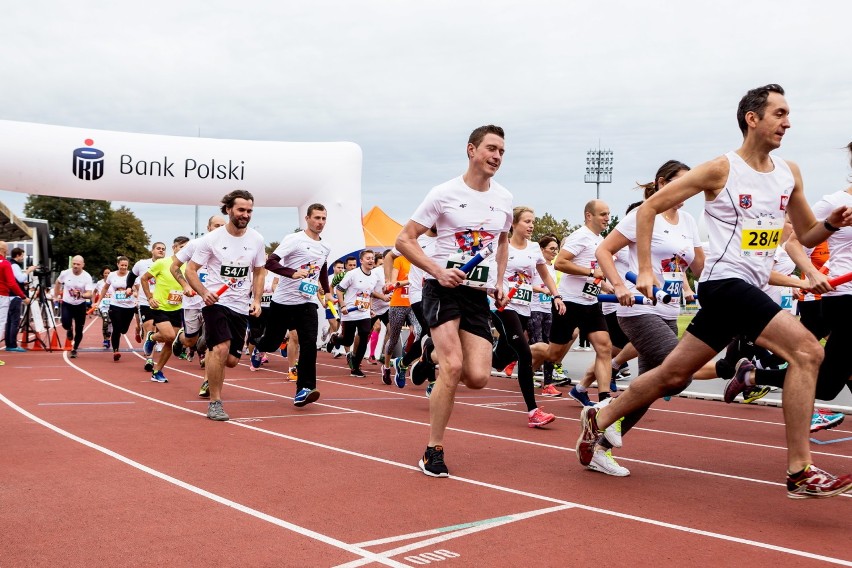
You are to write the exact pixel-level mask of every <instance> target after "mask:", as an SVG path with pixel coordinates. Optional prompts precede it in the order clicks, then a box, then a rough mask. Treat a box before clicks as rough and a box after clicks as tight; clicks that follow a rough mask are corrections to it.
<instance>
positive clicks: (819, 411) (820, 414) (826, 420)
mask: <svg viewBox="0 0 852 568" xmlns="http://www.w3.org/2000/svg"><path fill="white" fill-rule="evenodd" d="M844 418H845V416H844V415H843V413H842V412H832V411H830V410H828V409H825V408H815V409H814V415H813V417H812V418H811V432H819V431H820V430H828V429H830V428H834V427H835V426H837V425H839V424H840V423H841V422H843V419H844Z"/></svg>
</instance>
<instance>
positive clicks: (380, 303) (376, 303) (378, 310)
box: [371, 267, 390, 316]
mask: <svg viewBox="0 0 852 568" xmlns="http://www.w3.org/2000/svg"><path fill="white" fill-rule="evenodd" d="M371 272H372V273H373V274H375V275H376V279H377V280H378V282H379V292H381V293H382V294H384V293H385V271H384V270H382V267H377V268H373V270H372V271H371ZM389 309H390V302H385V301H384V300H382V299H381V298H373V305H372V310H373V315H377V316H380V315H382V314H383V313H385V312H386V311H388V310H389Z"/></svg>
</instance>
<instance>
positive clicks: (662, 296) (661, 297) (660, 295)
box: [624, 272, 672, 304]
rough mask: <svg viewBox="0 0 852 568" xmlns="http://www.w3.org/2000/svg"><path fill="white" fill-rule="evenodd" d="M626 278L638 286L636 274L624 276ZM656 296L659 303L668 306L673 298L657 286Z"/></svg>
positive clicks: (631, 273) (655, 288)
mask: <svg viewBox="0 0 852 568" xmlns="http://www.w3.org/2000/svg"><path fill="white" fill-rule="evenodd" d="M624 277H625V278H627V279H628V280H630V281H631V282H632V283H633V284H636V274H635V273H633V272H628V273H627V274H625V275H624ZM654 296H656V297H657V301H658V302H662V303H664V304H668V303H669V302H671V301H672V297H671V296H670V295H668V294H666V293H665V292H663V291H662V290H660V289H659V288H657V287H656V286H654ZM637 303H638V302H637Z"/></svg>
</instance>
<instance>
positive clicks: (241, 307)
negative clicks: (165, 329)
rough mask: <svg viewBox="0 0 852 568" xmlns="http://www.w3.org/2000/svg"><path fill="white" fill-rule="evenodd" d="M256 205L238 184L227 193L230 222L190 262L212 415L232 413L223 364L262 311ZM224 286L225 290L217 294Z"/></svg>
mask: <svg viewBox="0 0 852 568" xmlns="http://www.w3.org/2000/svg"><path fill="white" fill-rule="evenodd" d="M253 210H254V196H252V194H251V193H249V192H248V191H245V190H242V189H237V190H234V191H232V192H231V193H229V194H228V195H226V196H225V197H223V198H222V209H221V211H222V213H224V214H225V215H227V216H228V224H227V225H225V227H224V228H223V229H222V230H220V231H212V232H210V233H207V234H206V235H204V236H203V237H201V239H200V241H199V242H198V247H197V249H196V251H195V253H194V254H193V255H192V259H191V260H190V261H189V264H188V265H187V267H186V281H187V282H188V283H189V285H190V286H191V287H192V289H193V290H195V292H196V293H198V294H199V295H200V296H201V297H202V299H203V300H204V308H203V309H202V312H203V315H204V334H205V336H206V338H207V350H208V354H207V357H206V364H205V367H204V378H205V380H206V381H207V384H208V385H209V387H210V404H209V405H208V407H207V418H209V419H210V420H218V421H223V420H228V419H229V418H230V417H229V416H228V415H227V414H226V413H225V410H224V409H223V408H222V385H223V384H224V383H225V367H236V366H237V364H238V363H239V361H240V357H241V356H242V353H243V343H244V341H245V335H246V328H247V327H248V315H249V314H250V313H251V314H253V315H258V314H260V297H261V294H262V292H263V265H264V264H265V263H266V250H265V247H264V244H263V237H262V236H261V235H260V233H258V232H257V231H255V230H254V229H250V228H249V226H248V224H249V221H251V214H252V211H253ZM205 265H206V266H207V268H208V270H209V272H208V274H207V278H206V280H205V282H204V283H202V282H201V279H200V277H199V275H198V271H199V270H200V269H201V267H202V266H205ZM223 285H225V286H227V289H226V290H225V291H224V292H222V294H221V295H219V290H220V289H221V288H222V287H223ZM184 291H186V290H184Z"/></svg>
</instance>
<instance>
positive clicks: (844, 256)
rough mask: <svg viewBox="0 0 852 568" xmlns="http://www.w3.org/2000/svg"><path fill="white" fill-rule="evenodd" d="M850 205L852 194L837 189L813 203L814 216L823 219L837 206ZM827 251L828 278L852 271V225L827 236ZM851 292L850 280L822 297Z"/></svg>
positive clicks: (851, 204) (851, 203)
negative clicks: (828, 259)
mask: <svg viewBox="0 0 852 568" xmlns="http://www.w3.org/2000/svg"><path fill="white" fill-rule="evenodd" d="M844 205H845V206H847V207H852V195H849V194H848V193H847V192H846V191H838V192H835V193H832V194H830V195H826V196H824V197H823V198H822V199H820V200H819V201H817V203H816V204H815V205H814V207H813V210H814V216H816V218H817V219H825V218H826V217H828V216H829V214H830V213H831V212H832V211H834V210H835V209H837V208H838V207H843V206H844ZM828 252H829V258H830V259H831V264H830V265H829V268H830V270H829V272H828V277H829V278H837V277H838V276H843V275H844V274H849V273H850V272H852V227H841V228H840V230H839V231H835V232H834V233H831V234H830V235H829V237H828ZM849 294H852V282H847V283H846V284H841V285H840V286H838V287H837V288H836V289H835V290H834V291H833V292H828V293H827V294H823V297H826V298H827V297H831V296H846V295H849Z"/></svg>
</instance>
